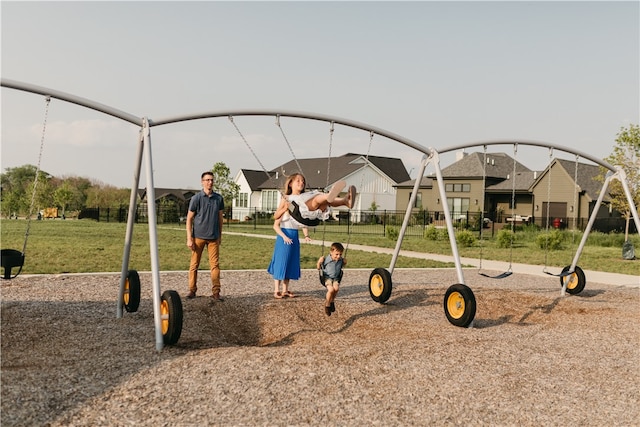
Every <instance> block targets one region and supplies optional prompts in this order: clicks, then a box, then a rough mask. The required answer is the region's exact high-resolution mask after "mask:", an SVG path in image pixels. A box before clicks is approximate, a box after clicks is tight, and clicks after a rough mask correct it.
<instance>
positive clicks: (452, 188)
mask: <svg viewBox="0 0 640 427" xmlns="http://www.w3.org/2000/svg"><path fill="white" fill-rule="evenodd" d="M444 189H445V191H448V192H455V193H469V192H470V191H471V184H445V186H444Z"/></svg>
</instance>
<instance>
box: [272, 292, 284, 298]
mask: <svg viewBox="0 0 640 427" xmlns="http://www.w3.org/2000/svg"><path fill="white" fill-rule="evenodd" d="M273 297H274V298H275V299H282V298H283V296H282V294H281V293H280V292H274V293H273Z"/></svg>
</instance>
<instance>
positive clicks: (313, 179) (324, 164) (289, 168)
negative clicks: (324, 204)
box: [258, 153, 409, 190]
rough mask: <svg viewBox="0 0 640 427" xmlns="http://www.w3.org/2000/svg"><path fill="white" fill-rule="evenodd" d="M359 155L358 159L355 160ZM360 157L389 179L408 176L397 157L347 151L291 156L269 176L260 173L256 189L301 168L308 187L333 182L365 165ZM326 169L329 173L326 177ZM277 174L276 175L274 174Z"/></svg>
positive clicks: (280, 181) (276, 182) (280, 182)
mask: <svg viewBox="0 0 640 427" xmlns="http://www.w3.org/2000/svg"><path fill="white" fill-rule="evenodd" d="M359 159H362V161H356V160H359ZM364 159H367V160H368V161H369V162H370V163H371V164H372V165H374V166H375V167H376V168H378V169H380V171H381V172H382V173H383V174H385V175H387V176H388V177H389V179H391V180H392V181H393V182H401V181H406V180H407V179H409V174H408V173H407V168H406V167H405V166H404V163H403V162H402V160H401V159H395V158H390V157H378V156H371V155H370V156H369V157H368V158H367V156H366V155H364V154H355V153H348V154H344V155H342V156H339V157H331V158H330V159H328V158H326V157H316V158H312V159H297V160H296V159H294V160H290V161H288V162H287V163H284V164H282V165H280V166H278V167H276V168H274V169H272V170H271V171H270V174H271V178H270V179H269V178H266V175H265V174H264V172H263V173H262V174H263V177H264V178H265V179H263V181H262V184H260V185H259V186H258V188H259V189H263V190H264V189H273V188H282V187H283V186H284V181H285V180H286V177H287V176H289V175H291V174H293V173H295V172H302V173H303V174H304V176H305V178H306V180H307V187H308V188H312V189H323V188H325V187H327V182H328V183H329V186H331V184H333V183H334V182H336V181H338V180H340V179H343V178H344V177H346V176H348V175H351V174H353V173H355V172H356V171H358V170H359V169H361V168H363V167H364V166H365V162H364ZM327 170H328V171H329V176H328V177H327ZM276 176H277V178H276Z"/></svg>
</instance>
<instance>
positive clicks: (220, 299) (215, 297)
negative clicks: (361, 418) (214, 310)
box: [211, 294, 224, 302]
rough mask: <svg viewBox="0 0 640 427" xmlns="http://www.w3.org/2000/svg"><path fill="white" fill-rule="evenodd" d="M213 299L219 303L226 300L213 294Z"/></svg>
mask: <svg viewBox="0 0 640 427" xmlns="http://www.w3.org/2000/svg"><path fill="white" fill-rule="evenodd" d="M211 298H213V300H214V301H219V302H222V301H224V298H222V297H221V296H220V294H213V295H211Z"/></svg>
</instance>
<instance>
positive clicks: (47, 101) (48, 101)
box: [22, 96, 51, 256]
mask: <svg viewBox="0 0 640 427" xmlns="http://www.w3.org/2000/svg"><path fill="white" fill-rule="evenodd" d="M49 104H51V97H50V96H47V97H45V107H44V119H43V121H42V135H41V136H40V153H39V154H38V165H37V166H36V175H35V179H34V181H33V192H32V193H31V205H30V206H29V214H28V215H27V230H26V231H25V233H24V244H23V246H22V255H23V256H24V254H25V251H26V250H27V240H28V238H29V229H30V228H31V216H32V215H33V207H34V206H35V202H36V194H37V193H36V190H37V188H38V181H39V177H40V165H41V163H42V153H43V152H44V136H45V133H46V130H47V119H48V117H49Z"/></svg>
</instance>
